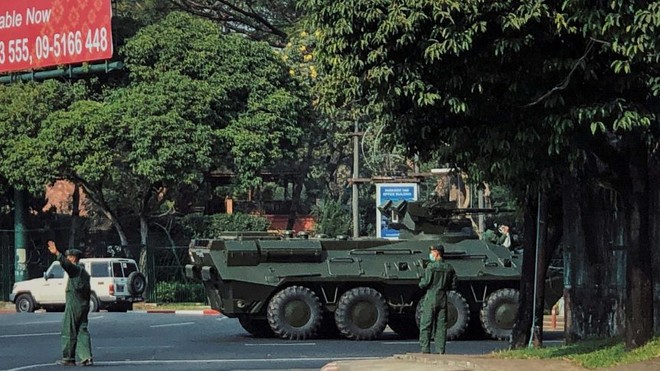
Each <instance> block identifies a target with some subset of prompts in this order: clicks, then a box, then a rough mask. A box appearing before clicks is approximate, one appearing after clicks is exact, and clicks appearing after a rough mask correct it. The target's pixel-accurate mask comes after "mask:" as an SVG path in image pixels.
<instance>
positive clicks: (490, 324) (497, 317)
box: [481, 289, 520, 340]
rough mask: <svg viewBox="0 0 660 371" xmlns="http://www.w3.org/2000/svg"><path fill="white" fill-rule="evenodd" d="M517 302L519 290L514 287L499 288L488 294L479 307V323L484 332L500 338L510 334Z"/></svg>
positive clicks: (502, 338)
mask: <svg viewBox="0 0 660 371" xmlns="http://www.w3.org/2000/svg"><path fill="white" fill-rule="evenodd" d="M519 302H520V292H519V291H518V290H516V289H500V290H497V291H495V292H493V293H492V294H490V295H489V296H488V300H486V304H485V305H484V306H483V308H481V325H482V327H483V328H484V330H485V331H486V333H488V335H490V336H492V337H493V338H495V339H500V340H504V339H507V338H508V337H509V336H511V331H512V330H513V324H514V322H515V320H516V313H517V312H518V305H519Z"/></svg>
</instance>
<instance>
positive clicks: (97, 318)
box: [89, 316, 105, 319]
mask: <svg viewBox="0 0 660 371" xmlns="http://www.w3.org/2000/svg"><path fill="white" fill-rule="evenodd" d="M103 317H105V316H97V317H89V319H99V318H103Z"/></svg>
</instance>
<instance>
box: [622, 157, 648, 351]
mask: <svg viewBox="0 0 660 371" xmlns="http://www.w3.org/2000/svg"><path fill="white" fill-rule="evenodd" d="M648 171H649V169H648V163H647V158H646V153H643V154H641V155H639V156H634V157H633V158H632V159H631V164H630V173H629V178H630V184H629V187H630V188H629V190H630V195H629V198H628V202H627V205H628V207H627V208H626V221H627V236H628V264H627V270H626V278H627V280H626V282H627V292H628V298H627V300H626V322H625V323H626V332H625V343H626V349H629V350H630V349H634V348H637V347H640V346H642V345H644V344H646V343H647V342H648V341H649V340H650V339H651V337H652V336H653V279H652V273H653V271H652V269H653V268H652V265H651V262H652V260H651V258H652V254H651V246H650V240H649V237H650V233H649V232H650V230H649V209H648V205H649V187H648Z"/></svg>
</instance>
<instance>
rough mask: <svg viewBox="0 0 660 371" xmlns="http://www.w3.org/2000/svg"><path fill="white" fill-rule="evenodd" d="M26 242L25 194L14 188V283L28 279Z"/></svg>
mask: <svg viewBox="0 0 660 371" xmlns="http://www.w3.org/2000/svg"><path fill="white" fill-rule="evenodd" d="M26 240H27V238H26V233H25V192H24V191H22V190H19V189H16V188H14V252H15V257H14V282H20V281H25V280H26V279H27V278H28V277H27V249H26V246H25V241H26Z"/></svg>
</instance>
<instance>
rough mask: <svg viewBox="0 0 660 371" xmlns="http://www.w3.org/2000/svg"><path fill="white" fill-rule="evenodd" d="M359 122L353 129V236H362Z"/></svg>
mask: <svg viewBox="0 0 660 371" xmlns="http://www.w3.org/2000/svg"><path fill="white" fill-rule="evenodd" d="M358 129H359V127H358V122H357V121H356V122H355V130H354V131H353V200H352V209H353V238H357V237H359V236H360V218H359V214H358V211H359V210H358V206H359V205H358V197H359V195H358V177H359V176H360V153H359V150H360V139H359V137H360V133H359V132H358Z"/></svg>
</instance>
